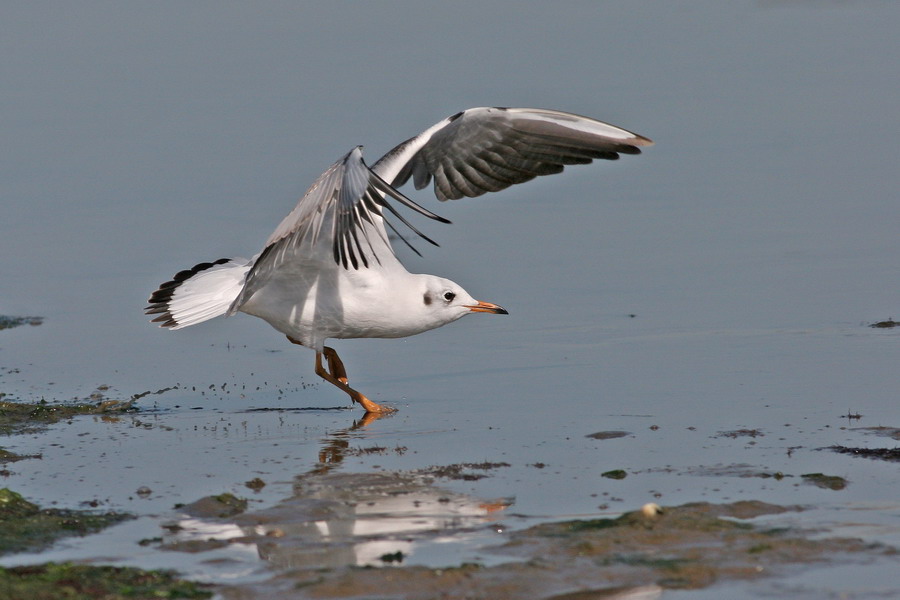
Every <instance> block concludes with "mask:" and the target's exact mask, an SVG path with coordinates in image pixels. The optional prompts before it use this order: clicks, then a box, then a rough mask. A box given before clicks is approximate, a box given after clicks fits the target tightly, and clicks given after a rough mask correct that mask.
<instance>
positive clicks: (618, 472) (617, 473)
mask: <svg viewBox="0 0 900 600" xmlns="http://www.w3.org/2000/svg"><path fill="white" fill-rule="evenodd" d="M600 477H606V478H607V479H625V478H626V477H628V473H626V472H625V471H624V470H623V469H613V470H612V471H607V472H606V473H601V474H600Z"/></svg>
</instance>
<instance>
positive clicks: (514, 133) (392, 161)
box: [146, 108, 653, 413]
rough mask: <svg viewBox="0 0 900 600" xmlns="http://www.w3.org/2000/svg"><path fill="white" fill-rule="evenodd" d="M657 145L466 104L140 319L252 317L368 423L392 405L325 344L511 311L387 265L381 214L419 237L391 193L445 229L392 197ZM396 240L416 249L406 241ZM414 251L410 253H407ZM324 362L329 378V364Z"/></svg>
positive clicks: (597, 125)
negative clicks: (305, 351)
mask: <svg viewBox="0 0 900 600" xmlns="http://www.w3.org/2000/svg"><path fill="white" fill-rule="evenodd" d="M652 143H653V142H651V141H650V140H649V139H647V138H645V137H642V136H640V135H637V134H634V133H631V132H629V131H626V130H624V129H620V128H618V127H614V126H612V125H608V124H606V123H602V122H600V121H596V120H594V119H589V118H587V117H581V116H578V115H573V114H569V113H564V112H559V111H554V110H542V109H523V108H471V109H469V110H466V111H463V112H460V113H457V114H455V115H453V116H450V117H447V118H446V119H444V120H442V121H440V122H439V123H437V124H435V125H433V126H432V127H430V128H428V129H426V130H425V131H424V132H422V133H420V134H419V135H417V136H415V137H413V138H411V139H409V140H407V141H405V142H403V143H401V144H400V145H398V146H397V147H395V148H394V149H393V150H391V151H389V152H388V153H387V154H385V155H384V156H383V157H381V158H380V159H379V160H378V161H377V162H376V163H375V164H374V165H373V166H372V167H371V168H369V166H368V165H367V164H366V163H365V162H364V161H363V158H362V152H361V147H359V146H358V147H356V148H354V149H353V150H351V151H350V152H349V153H348V154H347V155H346V156H344V157H343V158H342V159H340V160H339V161H337V162H336V163H335V164H333V165H332V166H331V167H329V168H328V170H326V171H325V172H324V173H323V174H322V175H321V176H320V177H319V179H318V180H317V181H316V182H315V183H313V185H312V187H310V188H309V190H308V191H307V192H306V194H305V195H304V196H303V198H301V200H300V202H299V203H298V204H297V206H296V207H295V208H294V210H293V211H291V213H290V214H289V215H288V216H287V217H286V218H285V219H284V220H283V221H282V222H281V224H280V225H278V227H277V228H276V229H275V232H274V233H272V235H271V236H270V237H269V239H268V240H267V241H266V244H265V247H264V248H263V251H262V252H261V253H260V254H258V255H257V256H256V257H254V258H253V259H251V260H246V259H221V260H217V261H215V262H212V263H201V264H199V265H196V266H195V267H193V268H192V269H188V270H185V271H181V272H180V273H178V274H177V275H175V277H174V279H173V280H172V281H168V282H166V283H163V284H162V285H161V286H160V287H159V289H158V290H156V291H155V292H154V293H153V295H152V296H151V297H150V305H149V306H148V307H147V309H146V311H147V313H148V314H157V315H159V316H157V317H156V318H154V319H153V320H154V321H157V322H160V323H161V325H162V326H163V327H171V328H172V329H178V328H181V327H187V326H189V325H194V324H196V323H200V322H202V321H206V320H207V319H211V318H213V317H217V316H219V315H224V314H227V315H231V314H234V313H236V312H245V313H248V314H251V315H254V316H257V317H260V318H262V319H264V320H265V321H267V322H268V323H269V324H271V325H272V326H273V327H274V328H275V329H277V330H278V331H280V332H282V333H284V334H285V335H287V337H288V339H289V340H290V341H291V342H293V343H295V344H299V345H302V346H306V347H308V348H312V349H313V350H315V351H316V367H315V369H316V373H317V374H318V375H320V376H321V377H322V378H323V379H325V380H326V381H328V382H329V383H332V384H333V385H335V386H337V387H338V388H340V389H341V390H343V391H344V392H346V393H347V394H348V395H349V396H350V398H352V399H353V401H355V402H358V403H359V404H361V405H362V407H363V408H364V409H365V410H366V412H369V413H385V412H391V411H392V410H393V409H390V408H387V407H384V406H381V405H379V404H376V403H375V402H372V401H371V400H369V399H368V398H366V396H364V395H363V394H361V393H360V392H358V391H356V390H355V389H353V388H351V387H350V385H349V382H348V378H347V371H346V369H345V368H344V364H343V362H342V361H341V359H340V357H338V354H337V352H335V351H334V349H332V348H330V347H328V346H326V345H325V341H326V339H328V338H399V337H405V336H409V335H415V334H417V333H422V332H424V331H428V330H430V329H435V328H437V327H441V326H442V325H446V324H447V323H451V322H453V321H456V320H457V319H459V318H461V317H463V316H465V315H468V314H471V313H473V312H479V313H492V314H506V310H504V309H503V308H501V307H500V306H498V305H496V304H492V303H490V302H480V301H478V300H476V299H475V298H473V297H472V296H471V295H470V294H469V293H468V292H467V291H466V290H464V289H463V288H462V287H461V286H459V285H458V284H457V283H454V282H453V281H450V280H448V279H444V278H442V277H437V276H434V275H423V274H414V273H409V272H408V271H407V270H406V269H405V268H404V267H403V265H402V264H400V261H399V260H398V259H397V258H396V256H395V255H394V252H393V249H392V247H391V243H390V241H389V240H388V237H387V230H386V229H385V224H387V226H388V227H389V228H390V229H392V230H394V231H396V229H395V228H394V225H392V224H391V223H390V222H389V221H386V220H385V219H384V211H385V210H387V211H388V212H390V213H391V214H392V215H394V216H395V217H396V218H397V219H398V220H399V221H400V222H401V223H403V224H404V225H406V226H407V227H409V229H411V230H412V231H413V232H414V233H415V234H417V235H419V236H420V237H422V238H423V239H425V240H426V241H428V242H431V243H434V242H432V241H431V240H430V239H429V238H428V237H426V236H425V235H424V234H423V233H421V232H420V231H419V230H418V229H416V228H415V227H414V226H413V225H412V224H411V223H409V221H407V220H406V219H405V218H404V217H403V216H402V215H400V213H398V212H397V210H396V209H395V208H394V207H393V205H392V204H391V203H389V202H388V197H390V198H391V199H393V200H395V201H396V202H398V203H400V204H402V205H404V206H406V207H407V208H410V209H412V210H413V211H415V212H418V213H419V214H421V215H424V216H426V217H429V218H431V219H435V220H438V221H441V222H449V221H447V220H446V219H444V218H442V217H439V216H438V215H436V214H434V213H433V212H431V211H429V210H427V209H425V208H423V207H421V206H419V205H418V204H416V203H415V202H413V201H412V200H410V199H408V198H407V197H406V196H404V195H403V194H401V193H400V192H399V191H397V189H396V188H397V187H400V186H402V185H403V184H405V183H406V182H407V181H409V179H410V178H412V179H413V181H414V183H415V186H416V188H417V189H421V188H423V187H425V186H426V185H428V184H429V183H430V182H431V181H432V180H434V192H435V195H436V196H437V198H438V199H439V200H450V199H458V198H462V197H464V196H468V197H475V196H480V195H482V194H484V193H486V192H495V191H499V190H502V189H505V188H507V187H509V186H511V185H513V184H516V183H522V182H525V181H529V180H531V179H534V178H535V177H537V176H539V175H550V174H554V173H559V172H560V171H562V170H563V166H564V165H573V164H585V163H590V162H591V161H592V160H593V159H617V158H619V154H638V153H640V149H639V146H649V145H651V144H652ZM400 239H401V240H403V242H404V243H406V244H407V245H409V246H410V247H411V248H412V246H411V245H410V244H409V242H408V241H407V240H406V239H405V238H403V237H402V236H400ZM413 250H415V248H413ZM323 360H324V362H327V365H328V368H327V369H326V368H325V366H324V363H323Z"/></svg>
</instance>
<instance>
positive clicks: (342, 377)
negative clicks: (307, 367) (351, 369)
mask: <svg viewBox="0 0 900 600" xmlns="http://www.w3.org/2000/svg"><path fill="white" fill-rule="evenodd" d="M324 354H325V359H326V360H327V361H328V370H329V371H331V374H332V375H334V376H335V377H337V378H338V380H339V381H341V382H343V383H349V382H350V380H349V379H347V369H345V368H344V361H342V360H341V357H340V356H338V353H337V352H335V350H334V348H329V347H328V346H325V353H324Z"/></svg>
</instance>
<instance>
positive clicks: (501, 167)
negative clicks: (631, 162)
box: [374, 108, 653, 200]
mask: <svg viewBox="0 0 900 600" xmlns="http://www.w3.org/2000/svg"><path fill="white" fill-rule="evenodd" d="M652 143H653V142H652V141H650V140H649V139H647V138H645V137H642V136H640V135H637V134H635V133H632V132H630V131H626V130H624V129H620V128H618V127H615V126H613V125H609V124H607V123H603V122H601V121H596V120H594V119H590V118H588V117H582V116H579V115H574V114H571V113H564V112H560V111H554V110H545V109H530V108H471V109H469V110H466V111H464V112H462V113H458V114H456V115H453V116H452V117H448V118H447V119H444V121H442V122H441V123H438V124H437V125H435V126H434V127H432V128H430V129H428V130H427V131H425V132H424V133H422V134H420V135H419V136H417V137H415V138H412V139H410V140H407V141H406V142H404V143H403V144H400V145H399V146H397V147H396V148H394V149H393V150H391V151H390V152H388V153H387V154H386V155H385V156H384V157H382V159H381V160H379V161H378V162H377V163H376V164H375V167H374V169H375V171H376V172H378V173H380V174H383V175H385V176H386V178H388V179H389V180H391V183H392V184H393V185H394V186H397V187H399V186H401V185H403V184H404V183H406V182H407V181H408V180H409V178H410V177H412V178H413V182H414V184H415V187H416V189H422V188H424V187H425V186H427V185H428V184H429V183H430V182H431V181H432V179H433V180H434V193H435V195H436V196H437V197H438V199H439V200H448V199H453V200H455V199H458V198H462V197H464V196H466V197H470V198H472V197H476V196H480V195H482V194H484V193H486V192H495V191H499V190H502V189H504V188H507V187H509V186H511V185H514V184H516V183H523V182H525V181H529V180H531V179H533V178H535V177H537V176H539V175H551V174H554V173H559V172H560V171H562V170H563V168H564V166H565V165H577V164H587V163H590V162H591V161H593V160H595V159H606V160H615V159H617V158H619V154H640V148H639V146H649V145H651V144H652ZM398 163H399V164H398ZM391 175H393V176H391Z"/></svg>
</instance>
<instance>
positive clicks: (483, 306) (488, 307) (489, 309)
mask: <svg viewBox="0 0 900 600" xmlns="http://www.w3.org/2000/svg"><path fill="white" fill-rule="evenodd" d="M466 308H468V309H469V310H471V311H472V312H483V313H493V314H495V315H508V314H509V312H508V311H507V310H506V309H505V308H503V307H502V306H498V305H496V304H491V303H490V302H479V303H478V304H474V305H466Z"/></svg>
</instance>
